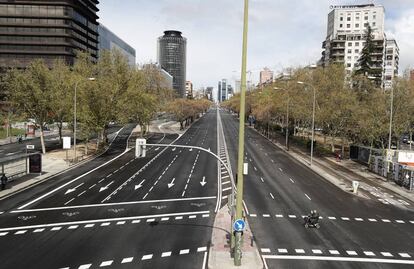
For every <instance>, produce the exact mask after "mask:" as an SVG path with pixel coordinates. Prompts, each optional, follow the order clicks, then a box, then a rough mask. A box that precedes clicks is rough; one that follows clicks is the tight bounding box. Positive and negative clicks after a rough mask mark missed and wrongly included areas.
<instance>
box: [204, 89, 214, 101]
mask: <svg viewBox="0 0 414 269" xmlns="http://www.w3.org/2000/svg"><path fill="white" fill-rule="evenodd" d="M213 89H214V88H213V87H207V88H206V92H205V96H206V98H207V99H208V100H210V101H213Z"/></svg>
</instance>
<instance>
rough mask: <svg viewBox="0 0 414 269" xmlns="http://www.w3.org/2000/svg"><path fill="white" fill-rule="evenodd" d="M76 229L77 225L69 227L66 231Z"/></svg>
mask: <svg viewBox="0 0 414 269" xmlns="http://www.w3.org/2000/svg"><path fill="white" fill-rule="evenodd" d="M78 227H79V225H72V226H69V227H68V229H69V230H74V229H77V228H78Z"/></svg>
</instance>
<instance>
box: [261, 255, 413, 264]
mask: <svg viewBox="0 0 414 269" xmlns="http://www.w3.org/2000/svg"><path fill="white" fill-rule="evenodd" d="M262 257H263V259H265V260H266V259H274V260H314V261H345V262H368V263H389V264H414V260H397V259H373V258H356V257H328V256H296V255H263V256H262Z"/></svg>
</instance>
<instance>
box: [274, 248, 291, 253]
mask: <svg viewBox="0 0 414 269" xmlns="http://www.w3.org/2000/svg"><path fill="white" fill-rule="evenodd" d="M277 252H279V253H288V251H287V249H285V248H278V249H277Z"/></svg>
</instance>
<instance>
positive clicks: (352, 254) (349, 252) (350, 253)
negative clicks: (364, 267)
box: [346, 250, 358, 256]
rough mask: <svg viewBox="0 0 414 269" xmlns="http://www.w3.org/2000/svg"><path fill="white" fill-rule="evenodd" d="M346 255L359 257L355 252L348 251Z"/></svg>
mask: <svg viewBox="0 0 414 269" xmlns="http://www.w3.org/2000/svg"><path fill="white" fill-rule="evenodd" d="M346 253H347V254H348V255H350V256H357V255H358V254H357V253H356V252H355V251H353V250H347V251H346Z"/></svg>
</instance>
